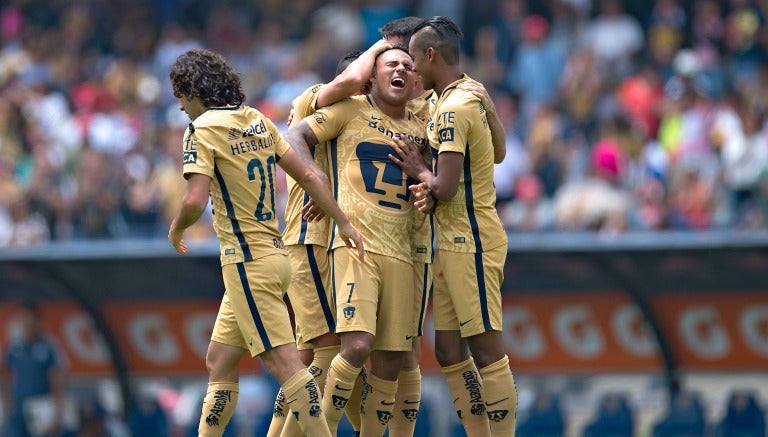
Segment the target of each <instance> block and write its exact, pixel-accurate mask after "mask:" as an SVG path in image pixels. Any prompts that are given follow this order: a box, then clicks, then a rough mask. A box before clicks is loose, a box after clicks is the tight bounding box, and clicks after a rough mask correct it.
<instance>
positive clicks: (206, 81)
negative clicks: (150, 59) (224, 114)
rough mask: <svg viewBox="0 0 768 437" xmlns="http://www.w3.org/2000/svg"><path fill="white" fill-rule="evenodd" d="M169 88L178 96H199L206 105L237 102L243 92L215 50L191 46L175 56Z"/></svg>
mask: <svg viewBox="0 0 768 437" xmlns="http://www.w3.org/2000/svg"><path fill="white" fill-rule="evenodd" d="M170 79H171V87H172V88H173V95H174V96H176V97H177V98H178V97H181V96H187V97H199V98H200V100H201V101H202V102H203V105H205V106H206V107H214V106H227V105H237V106H240V105H242V104H243V102H244V101H245V93H244V92H243V86H242V83H241V82H240V75H239V74H237V71H235V69H234V68H232V67H231V66H230V65H229V64H228V63H227V61H226V60H225V59H224V58H223V57H222V56H221V55H219V54H218V53H214V52H212V51H210V50H203V49H193V50H189V51H188V52H186V53H184V54H182V55H180V56H179V57H178V58H176V62H174V63H173V65H172V66H171V72H170Z"/></svg>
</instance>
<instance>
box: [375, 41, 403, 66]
mask: <svg viewBox="0 0 768 437" xmlns="http://www.w3.org/2000/svg"><path fill="white" fill-rule="evenodd" d="M390 50H402V51H404V52H405V53H406V54H407V55H408V56H411V53H410V52H409V51H408V47H406V46H405V45H403V44H395V45H393V46H392V47H390V48H388V49H386V50H384V51H382V52H381V53H379V54H378V55H376V59H375V60H374V62H376V61H377V60H378V59H379V56H381V55H383V54H384V53H387V52H388V51H390Z"/></svg>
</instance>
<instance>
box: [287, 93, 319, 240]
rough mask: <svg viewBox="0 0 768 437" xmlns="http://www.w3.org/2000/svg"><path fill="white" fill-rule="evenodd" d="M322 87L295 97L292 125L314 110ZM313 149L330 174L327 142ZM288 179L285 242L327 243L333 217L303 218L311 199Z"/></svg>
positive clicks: (316, 158) (288, 177)
mask: <svg viewBox="0 0 768 437" xmlns="http://www.w3.org/2000/svg"><path fill="white" fill-rule="evenodd" d="M322 86H323V85H322V84H317V85H313V86H311V87H309V88H307V90H306V91H304V92H303V93H302V94H301V95H300V96H299V97H296V98H295V99H294V100H293V109H294V114H293V122H292V123H291V125H295V124H296V123H298V122H299V121H301V119H303V118H304V117H306V116H308V115H311V114H313V113H314V112H315V102H317V94H318V91H320V88H322ZM310 151H311V152H312V156H313V157H314V159H315V164H317V166H318V168H320V169H321V170H323V171H324V172H325V173H328V168H327V161H328V157H327V145H326V143H321V144H318V145H316V146H315V147H312V148H310ZM285 180H286V184H287V186H288V202H287V203H286V205H285V229H284V230H283V241H284V242H285V244H287V245H293V244H318V245H321V246H326V245H327V244H328V234H329V231H330V219H329V218H328V217H327V216H326V217H323V219H321V220H318V221H314V222H307V221H306V220H304V219H303V218H302V217H301V208H302V207H303V206H304V205H306V203H307V202H308V201H309V195H308V194H307V193H306V192H305V191H304V189H303V188H301V186H299V184H297V183H296V181H295V180H293V178H291V177H290V176H288V175H286V178H285Z"/></svg>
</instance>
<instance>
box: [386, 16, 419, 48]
mask: <svg viewBox="0 0 768 437" xmlns="http://www.w3.org/2000/svg"><path fill="white" fill-rule="evenodd" d="M422 21H423V20H422V19H421V18H419V17H404V18H398V19H396V20H392V21H390V22H389V23H387V24H385V25H383V26H381V27H380V28H379V33H381V36H382V38H384V39H387V38H391V37H400V38H405V43H406V44H408V41H409V40H410V39H411V35H413V32H415V31H416V26H418V25H419V24H421V22H422Z"/></svg>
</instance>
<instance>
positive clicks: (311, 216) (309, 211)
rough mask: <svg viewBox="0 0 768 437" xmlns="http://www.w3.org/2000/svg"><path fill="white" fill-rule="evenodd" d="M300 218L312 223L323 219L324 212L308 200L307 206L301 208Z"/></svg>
mask: <svg viewBox="0 0 768 437" xmlns="http://www.w3.org/2000/svg"><path fill="white" fill-rule="evenodd" d="M301 217H302V218H304V220H306V221H308V222H314V221H317V220H322V219H323V217H325V211H323V209H322V208H320V207H319V206H318V205H317V204H316V203H315V201H314V200H312V199H311V198H310V199H309V201H308V202H307V204H306V205H304V206H302V207H301Z"/></svg>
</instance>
